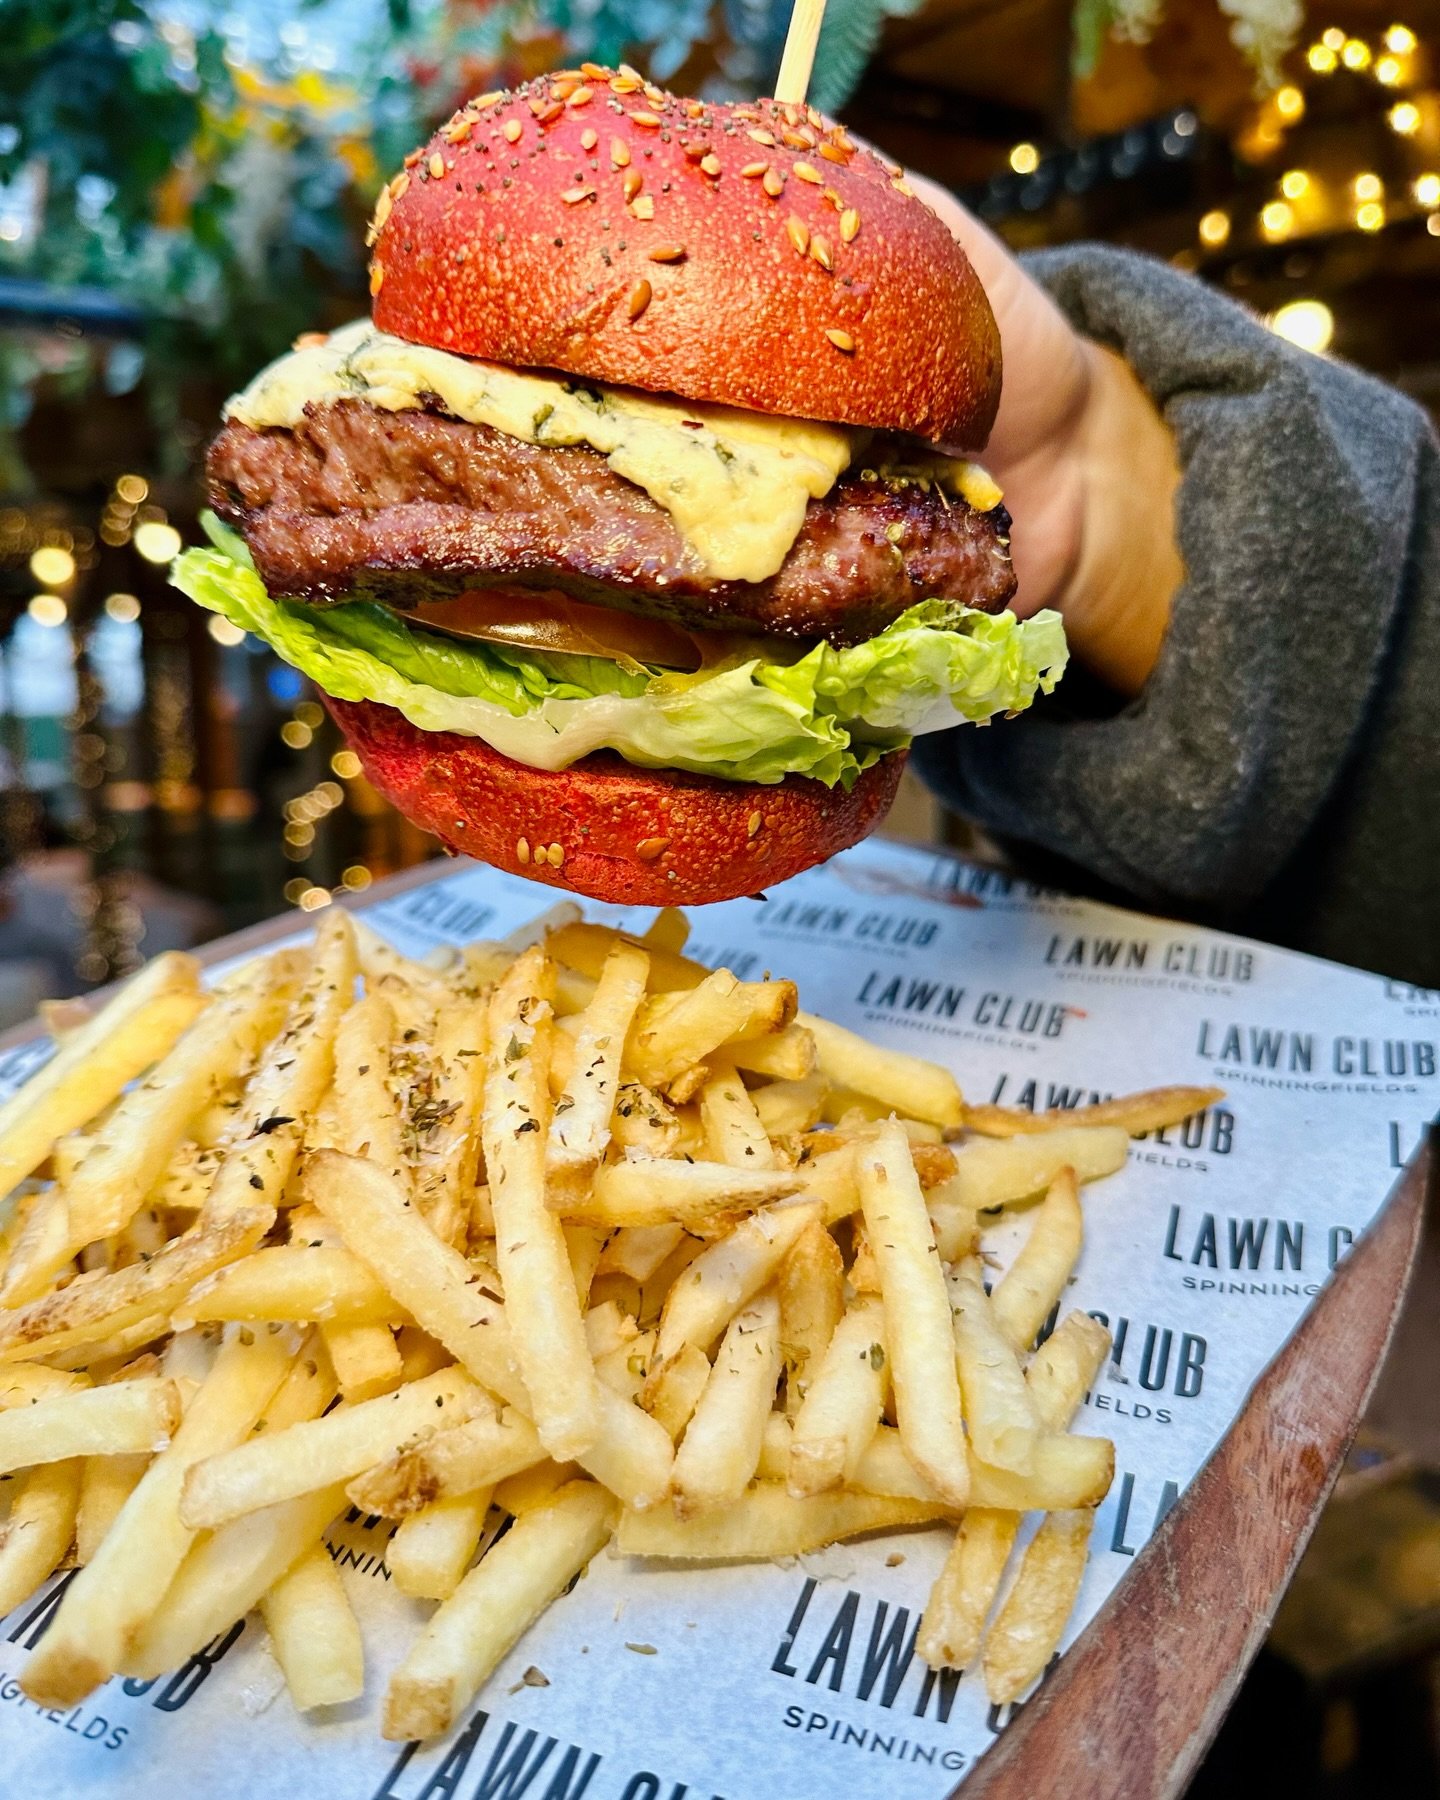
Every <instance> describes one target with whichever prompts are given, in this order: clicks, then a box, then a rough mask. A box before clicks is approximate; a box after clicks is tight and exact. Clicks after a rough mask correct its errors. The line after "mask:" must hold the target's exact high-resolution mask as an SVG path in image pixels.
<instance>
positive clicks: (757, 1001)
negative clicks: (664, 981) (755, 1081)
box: [629, 969, 797, 1089]
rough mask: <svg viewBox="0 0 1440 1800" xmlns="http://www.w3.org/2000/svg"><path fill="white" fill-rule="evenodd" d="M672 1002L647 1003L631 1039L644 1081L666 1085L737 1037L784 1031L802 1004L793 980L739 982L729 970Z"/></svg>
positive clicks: (708, 977) (635, 1065) (634, 1062)
mask: <svg viewBox="0 0 1440 1800" xmlns="http://www.w3.org/2000/svg"><path fill="white" fill-rule="evenodd" d="M667 1000H668V996H661V997H659V998H658V999H655V1000H650V1001H647V1002H646V1004H645V1006H643V1007H642V1008H641V1009H640V1012H639V1014H638V1015H637V1017H636V1020H635V1024H634V1028H633V1029H632V1031H631V1034H630V1043H629V1056H630V1062H631V1066H632V1067H633V1068H634V1070H635V1073H636V1074H637V1075H638V1076H639V1078H640V1080H641V1081H643V1082H646V1083H647V1084H648V1085H649V1086H651V1087H658V1088H665V1089H670V1088H672V1085H673V1084H674V1082H675V1081H676V1078H677V1077H679V1076H680V1075H682V1074H683V1073H684V1072H685V1071H686V1070H689V1069H693V1068H695V1067H697V1066H698V1065H700V1064H702V1063H703V1061H704V1059H705V1057H707V1056H708V1055H709V1054H710V1053H711V1052H712V1051H714V1050H718V1049H719V1048H720V1046H721V1045H722V1044H726V1043H729V1042H730V1041H731V1040H732V1039H740V1040H745V1039H749V1038H754V1037H764V1036H767V1035H768V1034H769V1033H771V1032H776V1031H783V1030H784V1028H785V1027H786V1026H787V1025H788V1024H789V1023H790V1022H791V1020H792V1019H793V1018H794V1017H795V1007H796V1004H797V1001H796V993H795V984H794V982H793V981H737V980H736V979H735V977H734V976H733V975H732V974H731V973H730V971H729V970H728V969H716V970H714V971H713V972H712V973H711V974H708V975H706V977H705V979H704V980H703V981H702V982H701V983H700V985H699V986H698V987H696V988H692V989H691V990H690V991H689V992H687V993H682V994H680V995H679V996H678V998H676V999H675V1000H674V1001H673V1002H670V1003H668V1004H665V1003H664V1002H665V1001H667Z"/></svg>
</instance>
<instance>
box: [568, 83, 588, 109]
mask: <svg viewBox="0 0 1440 1800" xmlns="http://www.w3.org/2000/svg"><path fill="white" fill-rule="evenodd" d="M594 92H595V90H594V88H588V87H578V88H576V90H575V92H574V93H573V94H571V95H570V97H569V99H567V100H566V102H565V104H566V105H567V106H586V105H588V104H589V102H590V99H591V97H592V96H593V94H594Z"/></svg>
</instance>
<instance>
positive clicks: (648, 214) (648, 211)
mask: <svg viewBox="0 0 1440 1800" xmlns="http://www.w3.org/2000/svg"><path fill="white" fill-rule="evenodd" d="M630 210H631V212H632V213H634V215H635V217H636V218H637V219H653V218H654V217H655V202H654V201H653V200H652V199H651V198H650V196H649V195H648V194H641V196H640V197H639V199H638V200H637V201H636V202H635V204H634V205H633V206H632V207H631V208H630Z"/></svg>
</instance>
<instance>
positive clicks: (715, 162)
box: [700, 155, 720, 177]
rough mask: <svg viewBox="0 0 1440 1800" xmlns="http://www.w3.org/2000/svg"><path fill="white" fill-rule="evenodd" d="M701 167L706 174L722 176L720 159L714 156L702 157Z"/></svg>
mask: <svg viewBox="0 0 1440 1800" xmlns="http://www.w3.org/2000/svg"><path fill="white" fill-rule="evenodd" d="M700 167H701V169H702V170H703V171H704V173H705V174H707V175H710V176H715V177H718V176H719V174H720V158H719V157H718V156H713V155H712V156H706V157H702V158H701V161H700Z"/></svg>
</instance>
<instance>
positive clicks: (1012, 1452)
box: [948, 1264, 1040, 1475]
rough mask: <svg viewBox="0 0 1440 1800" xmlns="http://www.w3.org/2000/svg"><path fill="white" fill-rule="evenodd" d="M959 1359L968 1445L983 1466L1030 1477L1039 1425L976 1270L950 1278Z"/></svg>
mask: <svg viewBox="0 0 1440 1800" xmlns="http://www.w3.org/2000/svg"><path fill="white" fill-rule="evenodd" d="M948 1279H949V1288H950V1306H951V1310H952V1312H953V1313H954V1320H955V1355H956V1360H957V1362H958V1364H959V1368H960V1392H961V1395H962V1399H963V1404H964V1408H965V1425H966V1428H967V1430H968V1432H969V1434H970V1443H971V1446H972V1447H973V1449H974V1452H975V1455H976V1456H977V1457H978V1458H979V1459H980V1461H981V1462H984V1463H988V1464H989V1465H990V1466H991V1467H992V1468H997V1469H1008V1470H1009V1471H1010V1472H1011V1473H1012V1474H1016V1475H1028V1474H1029V1473H1030V1470H1031V1469H1032V1468H1033V1467H1034V1463H1035V1440H1036V1438H1037V1437H1038V1436H1039V1432H1040V1422H1039V1420H1038V1419H1037V1418H1036V1417H1035V1408H1034V1405H1033V1404H1032V1402H1031V1399H1030V1393H1029V1390H1028V1389H1027V1387H1026V1385H1025V1376H1024V1373H1023V1372H1022V1370H1021V1368H1020V1364H1019V1363H1018V1362H1017V1361H1016V1359H1015V1352H1014V1350H1013V1349H1012V1348H1011V1347H1010V1344H1009V1342H1008V1340H1007V1339H1006V1337H1005V1334H1004V1332H1003V1331H1002V1330H1001V1328H1000V1324H999V1321H998V1320H997V1319H996V1318H995V1317H994V1315H993V1314H992V1312H991V1309H990V1300H989V1296H988V1295H987V1294H986V1292H985V1289H984V1287H983V1286H982V1285H981V1282H980V1276H979V1271H978V1268H976V1269H973V1270H972V1269H970V1268H968V1267H966V1266H965V1265H963V1264H962V1265H961V1266H960V1267H959V1268H957V1269H954V1270H952V1271H951V1273H950V1275H949V1278H948Z"/></svg>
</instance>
